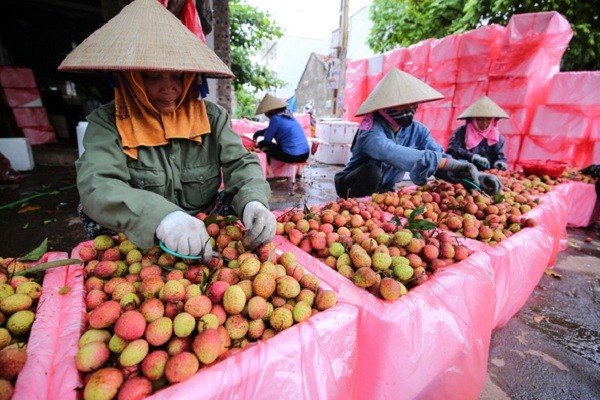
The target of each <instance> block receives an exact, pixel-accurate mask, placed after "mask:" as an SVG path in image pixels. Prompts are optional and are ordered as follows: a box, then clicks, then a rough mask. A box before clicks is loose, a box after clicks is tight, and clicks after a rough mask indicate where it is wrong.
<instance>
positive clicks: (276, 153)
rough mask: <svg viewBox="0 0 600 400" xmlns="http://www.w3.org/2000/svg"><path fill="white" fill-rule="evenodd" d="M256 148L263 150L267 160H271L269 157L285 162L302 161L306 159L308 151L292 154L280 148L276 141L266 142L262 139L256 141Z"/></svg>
mask: <svg viewBox="0 0 600 400" xmlns="http://www.w3.org/2000/svg"><path fill="white" fill-rule="evenodd" d="M257 146H258V148H259V149H261V150H262V151H264V152H265V154H266V155H267V161H269V162H271V158H273V159H275V160H277V161H281V162H285V163H302V162H304V161H306V160H308V153H305V154H300V155H298V156H293V155H290V154H288V153H286V152H285V151H283V149H282V148H281V146H279V145H278V144H277V143H273V142H266V141H264V140H262V141H260V142H258V144H257Z"/></svg>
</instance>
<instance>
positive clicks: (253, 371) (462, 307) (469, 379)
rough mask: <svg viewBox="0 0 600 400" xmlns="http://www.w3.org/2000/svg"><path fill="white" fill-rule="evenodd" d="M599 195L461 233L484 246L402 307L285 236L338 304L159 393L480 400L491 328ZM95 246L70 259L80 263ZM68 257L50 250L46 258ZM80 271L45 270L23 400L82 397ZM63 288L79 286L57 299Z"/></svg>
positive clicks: (549, 198)
mask: <svg viewBox="0 0 600 400" xmlns="http://www.w3.org/2000/svg"><path fill="white" fill-rule="evenodd" d="M593 190H594V186H593V185H589V184H582V183H578V182H571V183H567V184H563V185H559V186H558V187H556V188H555V190H554V191H552V192H550V193H548V194H545V195H543V196H541V197H540V205H539V206H538V207H536V208H534V209H533V210H531V211H530V212H529V213H528V214H527V216H529V217H533V218H536V219H537V220H538V221H539V223H538V225H537V226H536V227H534V228H526V229H523V230H522V231H520V232H518V233H516V234H515V235H513V236H511V237H509V238H508V239H506V240H505V241H503V242H501V243H499V244H498V245H496V246H493V247H492V246H489V245H487V244H485V243H481V242H477V241H473V240H468V239H462V240H464V241H465V242H466V244H467V246H469V247H471V248H472V249H474V250H475V253H473V254H472V255H471V256H470V257H469V258H467V259H466V260H463V261H461V262H459V263H456V264H454V265H452V266H450V267H446V268H442V269H440V270H438V271H437V272H436V273H435V274H434V275H433V277H432V278H431V279H430V280H429V281H428V282H426V283H424V284H422V285H420V286H418V287H417V288H414V289H412V290H411V291H410V292H409V293H408V294H407V295H406V296H403V297H402V298H401V299H399V300H398V301H396V302H386V301H382V300H379V299H377V298H375V297H374V296H373V295H371V294H370V293H368V292H367V291H366V290H363V289H360V288H358V287H356V286H355V285H354V284H353V283H352V282H351V281H350V280H348V279H346V278H344V277H343V276H341V275H340V274H338V273H337V272H336V271H334V270H332V269H331V268H329V267H328V266H326V265H325V264H323V263H322V262H321V261H319V260H318V259H316V258H314V257H312V256H310V255H309V254H307V253H305V252H303V251H301V250H300V249H299V248H298V247H296V246H294V245H292V244H291V243H290V242H289V241H287V240H286V239H285V238H283V237H281V236H277V237H276V239H275V243H276V244H277V247H278V250H279V251H291V252H293V253H294V254H295V255H296V258H297V260H298V262H299V263H300V264H301V265H303V266H304V267H305V268H306V270H307V271H309V272H310V273H313V274H315V275H316V276H318V277H319V279H320V280H321V282H322V285H323V286H324V287H325V288H331V289H333V290H334V291H336V293H337V294H338V299H339V302H338V305H337V306H335V307H333V308H331V309H329V310H327V311H325V312H322V313H319V314H317V315H315V316H314V317H312V318H310V319H309V320H308V321H306V322H303V323H301V324H298V325H296V326H294V327H292V328H290V329H288V330H286V331H284V332H281V333H279V334H278V335H277V336H276V337H274V338H272V339H269V340H268V341H265V342H260V343H257V344H255V345H253V346H251V347H250V348H248V349H246V350H244V351H241V352H239V353H237V354H233V355H231V356H230V357H229V358H227V359H225V360H223V361H221V362H219V363H216V364H215V365H213V366H211V367H209V368H206V369H203V370H201V371H200V372H199V373H198V374H196V375H195V376H193V377H192V378H190V379H189V380H187V381H185V382H182V383H180V384H177V385H173V386H170V387H168V388H166V389H164V390H162V391H159V392H157V393H156V394H154V395H153V396H152V397H151V398H152V399H166V398H175V397H176V398H182V399H187V398H189V399H192V398H197V394H198V393H199V391H202V393H203V395H206V396H207V397H211V398H234V397H239V398H250V399H258V398H260V399H279V398H329V399H347V398H355V399H363V398H387V397H393V398H400V399H402V398H407V399H408V398H415V397H420V398H433V399H435V398H440V399H476V398H477V397H478V396H479V393H480V391H481V389H482V388H483V385H484V381H485V371H486V369H487V368H486V367H487V358H488V352H489V344H490V338H491V333H492V331H493V330H494V329H498V328H500V327H502V326H504V325H505V324H506V323H507V322H508V321H509V320H510V318H511V317H512V316H513V315H514V314H516V313H517V312H518V311H519V309H520V308H521V307H522V306H523V304H524V303H525V301H526V300H527V298H528V297H529V296H530V295H531V292H532V291H533V289H534V288H535V285H536V284H537V283H538V281H539V279H540V277H541V276H542V274H543V271H544V269H545V268H546V267H547V266H548V265H553V264H552V263H553V262H554V261H555V259H556V255H557V253H558V251H560V250H562V249H564V248H565V246H566V230H565V226H566V224H567V221H570V223H575V224H586V225H587V223H589V215H590V212H591V211H589V210H590V209H593V204H594V203H593V201H592V199H593V200H594V201H595V193H594V192H593ZM366 200H368V198H364V199H362V201H366ZM584 209H585V210H584ZM276 214H278V213H276ZM586 221H587V223H586ZM86 243H89V242H86ZM86 243H81V244H79V245H78V246H77V247H76V248H75V249H73V251H72V255H71V256H72V257H73V258H77V257H78V255H79V249H80V247H81V246H83V245H85V244H86ZM524 248H527V251H523V249H524ZM64 258H66V256H64V255H63V254H60V253H50V254H48V255H47V257H46V259H45V260H47V261H51V260H52V259H64ZM82 275H83V274H82V266H80V265H78V266H69V267H60V268H55V269H52V270H49V271H48V272H47V274H46V277H45V279H44V290H43V293H42V298H41V299H40V305H39V306H38V314H37V318H36V322H35V323H34V326H33V328H32V333H31V338H30V343H29V347H28V354H29V360H28V362H27V364H26V366H25V368H24V370H23V372H22V373H21V374H20V375H19V379H18V380H17V385H16V391H15V397H14V398H15V399H30V398H36V399H37V398H39V399H43V398H52V399H54V398H59V399H61V400H67V399H76V398H78V396H79V393H80V391H78V390H77V388H79V387H81V380H80V379H81V378H80V376H79V374H78V372H77V370H76V369H75V364H74V355H75V354H76V352H77V348H78V341H79V337H80V335H81V333H82V332H83V326H84V319H85V304H84V288H83V276H82ZM65 286H68V287H70V288H71V290H70V291H69V292H68V293H66V294H64V295H59V294H58V291H59V290H60V289H61V288H62V287H65ZM31 382H35V383H36V384H34V385H33V384H31ZM373 382H377V384H373Z"/></svg>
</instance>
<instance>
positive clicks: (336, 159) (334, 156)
mask: <svg viewBox="0 0 600 400" xmlns="http://www.w3.org/2000/svg"><path fill="white" fill-rule="evenodd" d="M351 154H352V153H351V152H350V144H347V143H327V142H321V143H319V148H318V149H317V152H316V153H315V160H317V161H318V162H322V163H323V164H335V165H346V163H347V162H348V160H350V155H351Z"/></svg>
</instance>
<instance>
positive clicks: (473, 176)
mask: <svg viewBox="0 0 600 400" xmlns="http://www.w3.org/2000/svg"><path fill="white" fill-rule="evenodd" d="M444 169H445V170H446V171H448V172H450V173H451V174H452V176H453V177H454V178H455V179H467V180H469V181H471V182H473V183H477V175H478V172H477V167H476V166H474V165H473V164H471V163H470V162H468V161H457V160H454V159H452V158H449V159H448V162H447V163H446V167H445V168H444Z"/></svg>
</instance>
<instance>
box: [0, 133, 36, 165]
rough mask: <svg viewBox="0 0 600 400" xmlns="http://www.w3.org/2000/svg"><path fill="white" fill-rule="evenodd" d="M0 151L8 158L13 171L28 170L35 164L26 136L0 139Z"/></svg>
mask: <svg viewBox="0 0 600 400" xmlns="http://www.w3.org/2000/svg"><path fill="white" fill-rule="evenodd" d="M0 153H2V154H3V155H4V157H6V158H8V161H10V165H11V167H12V169H14V170H15V171H30V170H32V169H33V167H34V166H35V163H34V162H33V152H32V151H31V144H30V143H29V140H28V139H27V138H2V139H0Z"/></svg>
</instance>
